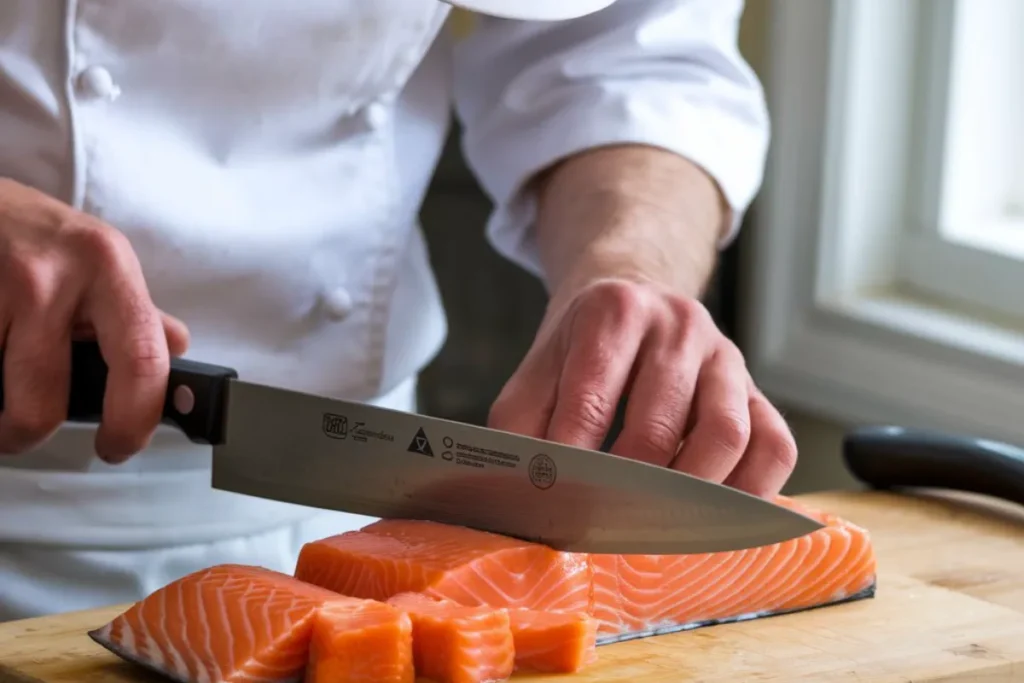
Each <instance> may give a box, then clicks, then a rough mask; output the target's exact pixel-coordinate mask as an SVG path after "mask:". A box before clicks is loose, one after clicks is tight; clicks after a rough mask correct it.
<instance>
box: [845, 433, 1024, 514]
mask: <svg viewBox="0 0 1024 683" xmlns="http://www.w3.org/2000/svg"><path fill="white" fill-rule="evenodd" d="M843 458H844V460H845V462H846V467H847V469H848V470H849V471H850V473H851V474H852V475H853V476H855V477H856V478H857V479H859V480H860V481H862V482H863V483H865V484H868V485H870V486H872V487H874V488H878V489H897V488H941V489H947V490H951V491H962V492H965V493H978V494H981V495H986V496H992V497H995V498H999V499H1002V500H1005V501H1009V502H1012V503H1018V504H1020V505H1024V450H1022V449H1020V448H1017V447H1015V446H1011V445H1009V444H1005V443H1000V442H997V441H990V440H987V439H979V438H973V437H970V436H961V435H953V434H945V433H942V432H935V431H929V430H922V429H907V428H903V427H886V426H877V427H864V428H861V429H856V430H853V431H851V432H849V433H848V434H847V435H846V436H845V437H844V439H843Z"/></svg>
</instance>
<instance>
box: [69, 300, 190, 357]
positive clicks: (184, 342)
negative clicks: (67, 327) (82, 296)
mask: <svg viewBox="0 0 1024 683" xmlns="http://www.w3.org/2000/svg"><path fill="white" fill-rule="evenodd" d="M160 320H161V324H162V325H163V328H164V337H165V339H166V340H167V348H168V351H169V352H170V354H171V355H172V356H175V357H178V356H184V355H185V353H186V352H187V351H188V346H189V342H190V341H191V339H190V334H189V330H188V327H187V326H186V325H185V323H183V322H182V321H181V320H179V319H178V318H175V317H174V316H172V315H170V314H169V313H164V312H162V311H161V313H160ZM71 338H72V339H74V340H95V339H96V329H95V328H94V327H93V325H92V323H91V322H90V321H88V320H77V321H76V322H75V323H74V325H72V328H71Z"/></svg>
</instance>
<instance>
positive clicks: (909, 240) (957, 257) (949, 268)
mask: <svg viewBox="0 0 1024 683" xmlns="http://www.w3.org/2000/svg"><path fill="white" fill-rule="evenodd" d="M922 19H923V22H922V27H923V28H925V31H924V35H923V36H922V40H921V44H922V66H921V69H922V76H923V78H922V81H923V82H924V83H925V85H924V87H923V88H922V91H923V92H922V93H921V94H922V97H921V98H920V103H919V106H920V110H919V111H920V122H921V124H922V125H920V126H918V127H917V128H916V131H915V133H916V137H917V138H918V140H917V142H918V149H919V150H920V157H919V160H920V161H921V162H923V163H924V164H926V166H924V167H923V168H922V173H921V182H922V186H921V188H920V190H921V194H920V196H919V198H918V200H917V202H918V207H917V216H916V219H917V220H916V221H915V226H914V227H916V229H911V230H907V231H906V234H905V235H904V238H903V242H902V244H901V250H900V265H901V267H902V269H903V270H904V272H905V273H906V277H907V281H908V283H910V284H913V285H917V286H918V287H920V288H921V289H922V290H924V291H930V292H933V293H935V294H936V295H938V296H943V297H948V298H950V299H952V300H955V301H958V302H960V303H963V304H966V305H969V306H978V307H983V308H991V309H994V310H996V311H1001V312H1004V313H1009V314H1011V315H1017V316H1024V297H1021V291H1020V289H1021V285H1022V284H1024V39H1022V36H1024V3H1022V2H1020V0H970V1H969V2H965V1H964V0H952V1H950V0H943V1H942V2H931V3H927V4H925V5H923V7H922Z"/></svg>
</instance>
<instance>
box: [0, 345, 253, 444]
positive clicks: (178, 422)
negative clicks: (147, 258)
mask: <svg viewBox="0 0 1024 683" xmlns="http://www.w3.org/2000/svg"><path fill="white" fill-rule="evenodd" d="M3 361H4V355H3V349H2V348H0V412H2V411H3V408H4V381H3V377H4V362H3ZM236 377H238V373H237V372H235V371H234V370H232V369H231V368H225V367H220V366H218V365H208V364H206V363H197V362H196V361H191V360H185V359H182V358H172V359H171V372H170V375H169V377H168V382H167V396H166V398H165V399H164V410H163V416H162V418H161V422H163V423H164V424H170V425H172V426H174V427H177V428H178V429H180V430H181V431H182V432H184V434H185V436H187V437H188V438H189V440H190V441H193V442H194V443H201V444H214V445H216V444H219V443H221V442H222V439H223V425H224V401H225V395H226V392H227V386H228V381H229V380H232V379H235V378H236ZM106 388H107V364H106V362H105V361H104V360H103V354H102V353H101V352H100V347H99V344H98V343H96V342H94V341H76V342H72V344H71V386H70V390H69V392H68V414H67V420H68V422H95V423H99V421H100V419H101V417H102V415H103V397H104V394H105V393H106ZM189 394H190V398H191V400H190V401H187V402H186V403H185V404H183V406H186V408H188V407H189V406H187V404H188V403H191V406H190V410H188V412H187V413H182V412H179V411H178V408H177V407H176V406H175V403H176V401H175V396H176V395H179V396H182V397H188V396H189Z"/></svg>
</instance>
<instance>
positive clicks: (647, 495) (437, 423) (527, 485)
mask: <svg viewBox="0 0 1024 683" xmlns="http://www.w3.org/2000/svg"><path fill="white" fill-rule="evenodd" d="M225 413H226V424H225V432H224V434H225V445H222V446H217V447H215V449H214V458H213V486H214V487H215V488H218V489H222V490H226V491H231V492H235V493H242V494H247V495H252V496H258V497H261V498H267V499H274V500H279V501H284V502H289V503H296V504H300V505H305V506H310V507H317V508H324V509H330V510H339V511H344V512H349V513H354V514H361V515H369V516H372V517H386V518H406V519H427V520H432V521H435V522H442V523H447V524H456V525H462V526H467V527H471V528H476V529H481V530H484V531H491V532H495V533H500V534H504V535H507V536H513V537H517V538H521V539H525V540H530V541H536V542H540V543H544V544H546V545H548V546H551V547H553V548H556V549H559V550H566V551H572V552H589V553H618V554H630V553H639V554H689V553H708V552H720V551H729V550H740V549H746V548H753V547H758V546H764V545H769V544H772V543H779V542H782V541H786V540H789V539H792V538H795V537H798V536H802V535H804V534H807V533H810V532H813V531H815V530H817V529H819V528H821V526H822V525H821V524H819V523H818V522H816V521H814V520H812V519H809V518H807V517H805V516H803V515H800V514H797V513H795V512H792V511H790V510H787V509H785V508H782V507H780V506H777V505H774V504H772V503H770V502H768V501H765V500H763V499H760V498H757V497H755V496H751V495H748V494H745V493H742V492H740V491H737V490H735V489H731V488H727V487H725V486H719V485H716V484H712V483H710V482H707V481H704V480H701V479H698V478H695V477H691V476H688V475H685V474H682V473H679V472H674V471H672V470H669V469H666V468H663V467H657V466H654V465H648V464H645V463H641V462H637V461H633V460H629V459H626V458H620V457H616V456H614V455H609V454H605V453H600V452H597V451H589V450H585V449H580V448H573V447H569V446H563V445H560V444H556V443H551V442H548V441H542V440H538V439H532V438H529V437H524V436H519V435H515V434H509V433H506V432H500V431H496V430H491V429H485V428H482V427H477V426H474V425H468V424H463V423H459V422H451V421H448V420H442V419H438V418H432V417H426V416H422V415H416V414H411V413H404V412H399V411H394V410H387V409H384V408H377V407H374V406H370V405H365V404H361V403H353V402H347V401H336V400H331V399H324V398H319V397H315V396H309V395H305V394H300V393H296V392H291V391H286V390H281V389H275V388H271V387H265V386H261V385H256V384H249V383H244V382H239V381H232V382H231V384H230V386H229V389H228V397H227V405H226V409H225Z"/></svg>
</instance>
